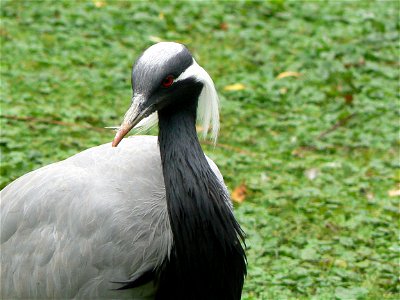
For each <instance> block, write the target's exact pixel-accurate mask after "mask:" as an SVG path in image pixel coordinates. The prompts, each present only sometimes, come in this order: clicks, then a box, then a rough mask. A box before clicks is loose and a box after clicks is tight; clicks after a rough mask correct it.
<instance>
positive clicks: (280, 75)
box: [276, 71, 301, 79]
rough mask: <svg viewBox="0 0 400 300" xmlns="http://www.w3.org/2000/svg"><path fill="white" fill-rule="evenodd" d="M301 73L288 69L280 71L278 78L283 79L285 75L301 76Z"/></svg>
mask: <svg viewBox="0 0 400 300" xmlns="http://www.w3.org/2000/svg"><path fill="white" fill-rule="evenodd" d="M300 75H301V74H300V73H299V72H292V71H287V72H282V73H280V74H279V75H278V76H277V77H276V78H277V79H282V78H285V77H299V76H300Z"/></svg>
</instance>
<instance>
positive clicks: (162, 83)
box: [161, 75, 174, 88]
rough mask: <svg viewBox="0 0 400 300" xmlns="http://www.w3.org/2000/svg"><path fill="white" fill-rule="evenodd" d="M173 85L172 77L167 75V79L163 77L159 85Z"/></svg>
mask: <svg viewBox="0 0 400 300" xmlns="http://www.w3.org/2000/svg"><path fill="white" fill-rule="evenodd" d="M173 83H174V76H172V75H168V76H167V77H165V78H164V79H163V81H162V82H161V85H162V86H163V87H166V88H167V87H170V86H171V85H172V84H173Z"/></svg>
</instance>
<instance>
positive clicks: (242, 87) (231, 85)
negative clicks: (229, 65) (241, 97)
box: [224, 83, 246, 91]
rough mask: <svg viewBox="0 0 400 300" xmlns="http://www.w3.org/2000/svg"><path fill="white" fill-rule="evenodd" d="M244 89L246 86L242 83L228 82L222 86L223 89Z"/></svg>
mask: <svg viewBox="0 0 400 300" xmlns="http://www.w3.org/2000/svg"><path fill="white" fill-rule="evenodd" d="M244 89H246V86H245V85H244V84H242V83H235V84H230V85H227V86H225V87H224V90H225V91H241V90H244Z"/></svg>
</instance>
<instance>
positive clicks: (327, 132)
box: [317, 113, 356, 140]
mask: <svg viewBox="0 0 400 300" xmlns="http://www.w3.org/2000/svg"><path fill="white" fill-rule="evenodd" d="M355 115H356V113H352V114H350V115H348V116H347V117H344V118H342V119H340V120H339V121H337V122H336V123H335V124H333V126H332V127H330V128H329V129H327V130H325V131H323V132H322V133H320V134H319V135H318V136H317V140H322V139H323V138H324V137H325V136H327V135H328V134H329V133H331V132H333V131H335V130H336V129H338V128H339V127H341V126H344V125H346V124H347V122H348V121H349V120H350V119H351V118H352V117H354V116H355Z"/></svg>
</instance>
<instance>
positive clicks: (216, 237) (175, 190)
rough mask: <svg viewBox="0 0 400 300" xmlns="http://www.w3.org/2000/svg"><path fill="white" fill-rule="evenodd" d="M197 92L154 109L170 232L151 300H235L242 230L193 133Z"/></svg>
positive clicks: (242, 271) (241, 268) (242, 266)
mask: <svg viewBox="0 0 400 300" xmlns="http://www.w3.org/2000/svg"><path fill="white" fill-rule="evenodd" d="M197 99H198V94H197V97H193V99H185V101H181V103H184V105H179V104H177V105H175V106H173V107H168V108H167V109H163V110H160V111H159V113H158V116H159V145H160V153H161V160H162V168H163V174H164V181H165V188H166V196H167V204H168V213H169V219H170V223H171V229H172V233H173V239H174V240H173V246H172V251H171V254H170V257H169V258H167V259H166V260H165V262H164V264H163V265H162V266H161V267H160V268H159V270H158V276H157V277H158V279H157V294H156V299H202V300H203V299H232V300H234V299H240V297H241V292H242V287H243V281H244V276H245V275H246V258H245V253H244V250H243V247H242V241H243V232H242V231H241V229H240V226H239V224H238V223H237V222H236V220H235V218H234V216H233V214H232V211H231V209H230V207H229V206H228V201H230V200H229V199H228V196H227V195H226V193H225V191H224V189H223V187H222V186H221V183H220V182H219V180H218V178H217V177H216V176H215V174H214V172H213V171H212V169H211V168H210V166H209V164H208V162H207V159H206V157H205V155H204V153H203V151H202V149H201V146H200V143H199V141H198V138H197V133H196V127H195V122H196V109H197Z"/></svg>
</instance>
